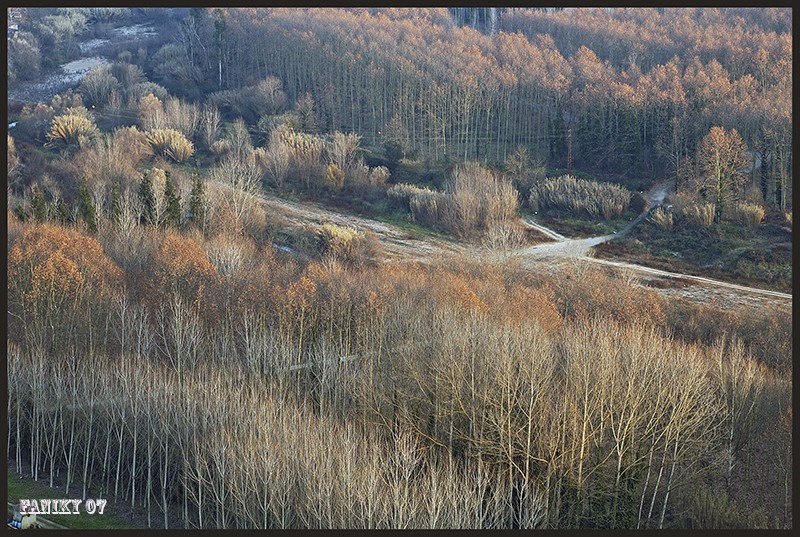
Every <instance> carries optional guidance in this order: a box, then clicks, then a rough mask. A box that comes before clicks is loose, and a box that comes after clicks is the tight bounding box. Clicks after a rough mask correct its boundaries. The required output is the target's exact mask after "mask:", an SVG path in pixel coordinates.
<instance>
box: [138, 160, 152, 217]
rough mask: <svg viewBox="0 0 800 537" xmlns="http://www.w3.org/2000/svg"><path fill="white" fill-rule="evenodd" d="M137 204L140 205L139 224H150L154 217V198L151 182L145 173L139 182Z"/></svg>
mask: <svg viewBox="0 0 800 537" xmlns="http://www.w3.org/2000/svg"><path fill="white" fill-rule="evenodd" d="M139 202H140V203H141V205H142V212H141V214H140V215H139V223H142V224H152V223H153V221H154V220H155V217H156V196H155V194H154V193H153V181H152V180H151V179H150V176H149V175H147V172H145V173H144V174H142V180H141V181H140V182H139Z"/></svg>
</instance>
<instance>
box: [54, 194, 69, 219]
mask: <svg viewBox="0 0 800 537" xmlns="http://www.w3.org/2000/svg"><path fill="white" fill-rule="evenodd" d="M53 212H54V213H55V218H56V220H57V221H58V222H60V223H61V224H66V223H67V222H69V221H70V211H69V207H67V204H66V203H64V200H62V199H61V198H58V199H57V200H56V201H55V204H54V211H53Z"/></svg>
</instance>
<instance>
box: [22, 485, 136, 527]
mask: <svg viewBox="0 0 800 537" xmlns="http://www.w3.org/2000/svg"><path fill="white" fill-rule="evenodd" d="M7 482H8V495H7V499H8V502H10V503H14V504H16V503H17V502H19V500H20V499H21V498H28V499H41V498H67V497H70V498H72V497H75V496H80V489H75V490H73V492H71V493H70V494H69V495H65V494H64V490H63V489H52V488H50V487H49V486H47V485H46V484H44V483H41V482H37V481H34V480H32V479H28V478H23V477H20V475H19V474H17V473H15V472H12V471H9V472H8V478H7ZM75 491H77V494H76V492H75ZM70 505H72V504H70ZM79 510H80V514H78V515H46V516H45V518H46V519H47V520H49V521H51V522H55V523H56V524H60V525H62V526H65V527H67V528H70V529H129V528H135V527H136V526H134V525H133V524H131V522H130V521H127V520H124V519H123V518H121V517H119V516H117V515H115V514H114V506H113V505H111V502H109V504H108V505H106V508H105V511H104V513H103V514H102V515H99V514H97V513H95V514H94V515H90V514H88V513H86V512H85V511H84V508H83V503H82V504H80V507H79Z"/></svg>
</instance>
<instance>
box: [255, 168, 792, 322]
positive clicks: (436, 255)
mask: <svg viewBox="0 0 800 537" xmlns="http://www.w3.org/2000/svg"><path fill="white" fill-rule="evenodd" d="M670 187H671V185H670V184H669V183H659V184H657V185H655V186H654V187H653V188H652V189H651V190H650V191H649V192H648V200H649V202H650V207H648V209H649V208H653V207H655V206H657V205H660V204H661V203H663V201H664V199H665V197H666V195H667V192H668V191H669V189H670ZM257 197H258V199H259V201H260V203H263V204H264V205H265V206H266V208H267V209H268V210H270V211H272V212H273V214H278V215H280V216H281V217H282V218H283V219H284V220H285V221H286V222H287V223H288V224H289V225H291V226H295V227H308V226H317V225H322V224H324V223H333V224H338V225H342V226H349V227H352V228H354V229H357V230H360V231H371V232H373V233H375V235H376V236H377V238H378V240H379V241H380V243H381V245H382V247H383V251H384V259H385V260H386V261H389V262H403V261H420V262H426V261H433V260H434V259H440V258H441V257H442V256H445V255H452V254H459V255H463V256H466V257H468V258H473V259H491V260H493V261H494V262H497V261H501V262H502V261H504V260H511V259H516V260H517V261H518V262H520V263H521V265H522V266H524V267H529V268H530V269H531V270H539V271H544V272H550V273H552V272H558V271H560V270H561V269H562V268H565V267H568V266H571V265H575V264H576V263H580V264H584V263H588V264H593V265H599V266H604V267H607V268H608V269H609V270H618V271H624V272H625V273H626V278H627V279H628V280H629V281H632V282H633V283H635V284H638V285H641V286H642V287H645V286H647V283H648V282H649V281H652V280H653V279H665V280H670V281H672V282H673V283H674V285H668V286H666V287H667V288H663V289H662V288H656V289H655V290H656V291H658V292H660V293H662V294H663V295H665V296H672V297H680V298H684V299H687V300H690V301H693V302H699V303H705V304H713V305H716V306H718V307H722V308H734V307H736V306H738V305H750V306H755V307H759V306H764V305H766V304H772V305H775V304H778V305H784V306H787V307H788V308H791V304H792V295H790V294H786V293H779V292H776V291H770V290H766V289H758V288H753V287H746V286H742V285H736V284H732V283H728V282H724V281H719V280H714V279H711V278H702V277H696V276H691V275H686V274H680V273H673V272H668V271H664V270H658V269H653V268H650V267H645V266H642V265H636V264H632V263H622V262H617V261H609V260H605V259H596V258H593V257H592V256H591V249H592V247H593V246H595V245H597V244H600V243H602V242H606V241H608V240H613V239H614V238H617V237H620V236H622V235H624V234H625V233H627V232H628V231H629V230H630V229H631V228H632V227H633V225H635V224H636V223H638V222H640V221H641V220H643V219H644V217H646V216H647V210H646V211H645V212H644V213H642V215H640V216H639V217H638V218H637V219H636V220H635V221H634V222H632V223H631V224H630V225H628V226H627V227H626V228H625V229H623V230H621V231H619V232H617V233H616V234H612V235H605V236H602V237H592V238H588V239H577V240H575V239H568V238H566V237H564V236H563V235H560V234H558V233H556V232H554V231H553V230H550V229H548V228H546V227H544V226H542V225H541V224H538V223H535V222H525V223H526V225H528V226H529V227H533V228H535V229H537V230H538V231H540V232H542V233H543V234H545V235H547V236H548V237H550V238H551V239H553V240H554V241H555V242H549V243H543V244H539V245H536V246H532V247H524V248H520V249H517V250H512V251H505V252H491V251H489V250H487V248H486V247H485V246H481V245H475V244H468V243H463V242H456V241H455V240H445V239H441V238H436V237H412V236H410V234H409V233H408V232H407V231H406V230H404V229H402V228H400V227H398V226H394V225H392V224H387V223H384V222H377V221H375V220H371V219H369V218H364V217H360V216H355V215H350V214H343V213H339V212H335V211H332V210H330V209H328V208H326V207H323V206H321V205H319V204H316V203H308V202H293V201H286V200H283V199H278V198H276V197H274V196H270V195H266V194H260V195H258V196H257ZM681 282H691V285H686V286H682V285H685V284H682V283H681Z"/></svg>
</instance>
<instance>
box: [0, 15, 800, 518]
mask: <svg viewBox="0 0 800 537" xmlns="http://www.w3.org/2000/svg"><path fill="white" fill-rule="evenodd" d="M91 9H94V8H85V9H84V8H81V9H76V10H74V11H70V10H63V11H56V10H54V11H53V12H52V13H50V12H48V13H49V14H47V15H46V16H40V17H39V18H36V17H35V16H32V15H31V17H32V18H33V19H34V22H32V23H31V24H32V27H33V28H38V30H36V31H35V32H33V33H27V34H25V33H22V32H21V33H20V34H17V37H15V38H14V39H13V41H12V40H10V41H9V70H10V71H9V72H10V73H11V74H12V75H13V76H14V77H18V78H19V79H22V78H23V77H24V76H26V75H25V74H24V71H23V70H22V69H21V67H20V66H21V65H22V62H24V61H25V58H28V57H41V56H42V55H47V54H54V52H53V51H54V50H57V49H58V46H57V45H58V44H59V43H61V45H62V46H63V47H65V48H66V49H69V43H73V46H74V43H75V39H76V37H75V35H80V32H81V31H83V30H80V28H87V27H96V25H97V24H101V23H105V21H113V20H117V18H122V17H133V16H134V14H130V13H128V12H127V11H125V10H123V11H120V12H116V11H109V12H105V11H98V12H93V11H91ZM148 9H149V8H148ZM132 12H133V10H131V13H132ZM126 13H127V14H126ZM153 13H154V12H153V11H152V10H150V11H148V10H144V11H142V14H140V15H141V16H142V17H144V16H151V15H152V14H153ZM469 13H472V12H466V11H459V10H454V12H452V13H451V12H450V11H448V10H447V9H406V8H395V9H378V8H369V9H366V8H360V9H352V10H343V9H331V10H317V9H294V8H292V9H272V8H270V9H265V8H246V9H245V8H242V9H233V8H229V9H227V8H226V9H224V10H223V9H220V10H208V9H199V8H197V9H192V10H187V12H186V13H183V12H181V15H180V17H178V16H177V15H172V16H174V17H177V18H176V19H175V20H172V19H170V20H169V21H167V22H164V24H174V28H173V30H174V32H173V35H174V39H172V40H171V41H170V42H156V43H155V45H157V46H155V45H154V46H152V47H151V48H150V49H147V48H145V47H142V48H141V49H139V50H142V52H141V53H138V54H137V51H135V50H133V51H127V50H126V51H120V54H119V55H118V57H117V59H116V60H115V61H114V62H113V64H112V65H111V66H108V67H106V68H102V69H99V70H97V71H94V72H93V73H92V74H91V75H90V76H89V77H87V78H86V79H84V80H83V82H82V83H81V85H80V86H79V87H78V89H77V90H75V91H72V90H70V91H69V92H66V93H64V94H60V95H58V96H56V97H54V98H53V99H52V100H50V101H49V102H47V103H29V104H27V105H25V106H24V107H20V110H18V113H19V114H20V119H19V124H18V126H17V127H16V130H10V131H9V136H8V152H7V155H8V205H9V206H8V211H7V226H8V237H7V248H8V263H7V274H8V317H7V319H8V336H7V355H8V363H7V373H8V399H7V430H8V436H7V458H8V465H9V471H13V472H16V473H18V474H21V475H24V476H25V477H26V478H30V479H33V480H37V481H42V482H45V483H47V484H49V485H50V486H58V487H59V493H61V492H63V493H64V494H67V495H71V496H70V497H81V496H83V497H87V494H93V495H96V496H97V497H105V498H108V499H109V505H110V506H111V505H112V502H113V504H114V505H118V506H123V505H124V506H125V507H126V509H128V510H127V511H126V512H127V514H129V515H130V516H131V517H132V518H135V519H137V520H138V521H140V522H141V524H142V525H146V526H147V527H158V528H191V529H196V528H226V529H227V528H369V529H383V528H614V529H618V528H637V529H655V528H682V529H685V528H723V527H725V528H727V527H739V528H742V527H744V528H791V527H792V494H791V487H792V463H791V461H792V450H791V445H792V444H791V438H792V428H791V423H792V405H791V393H792V382H791V365H792V364H791V356H792V328H791V313H788V314H787V312H786V310H785V309H782V308H779V307H777V306H776V307H774V308H773V307H764V308H759V309H755V308H753V309H746V308H740V309H738V310H735V311H726V310H722V309H718V308H715V307H711V306H698V305H693V304H691V303H688V302H681V301H680V300H671V299H667V298H665V297H664V296H663V295H659V294H657V293H656V292H655V291H654V290H652V289H647V288H644V287H641V286H639V285H636V284H634V283H633V282H632V281H629V280H628V279H626V278H625V275H624V274H623V275H619V274H617V275H614V274H608V273H606V272H603V271H602V270H601V269H595V268H590V267H586V266H583V265H580V264H576V265H574V266H573V267H571V268H569V269H565V270H564V271H563V272H561V273H558V274H548V273H543V272H542V273H537V272H532V271H530V270H527V269H525V268H523V267H522V266H521V265H519V264H517V263H516V262H514V261H511V260H504V261H503V262H488V261H482V260H476V259H469V258H467V257H464V256H456V255H453V256H449V257H442V258H440V259H437V260H435V261H433V262H431V263H418V262H413V261H410V260H408V261H405V262H395V263H389V262H386V261H385V260H384V259H382V251H381V244H380V242H379V241H378V240H377V239H376V238H375V237H374V236H373V235H370V234H368V233H367V234H365V233H363V232H360V231H356V230H353V229H350V228H348V227H346V226H340V225H336V224H332V223H331V224H325V225H322V226H318V227H314V228H313V229H312V227H311V226H306V228H304V229H300V230H298V229H295V228H292V229H290V228H291V227H292V226H289V225H288V224H287V223H286V222H284V221H282V220H281V219H280V218H279V217H278V216H276V215H273V214H270V213H269V212H268V211H267V210H266V209H265V207H264V205H263V204H261V203H260V202H259V198H258V196H259V194H260V193H261V192H263V189H264V188H269V189H271V190H272V191H273V192H277V193H281V194H286V195H292V196H295V195H298V196H300V195H302V196H306V197H310V198H313V199H315V200H319V202H321V203H324V202H325V201H326V200H329V199H332V200H338V201H339V202H341V200H342V199H345V200H358V201H359V203H364V204H372V205H374V206H381V207H384V208H386V207H388V208H391V209H392V210H395V209H397V210H401V211H406V212H408V214H409V215H410V216H409V218H410V219H411V221H412V222H413V223H414V224H416V225H421V226H427V227H428V228H429V231H430V230H433V231H431V232H437V233H442V234H445V235H447V236H448V237H450V238H452V240H454V241H456V240H457V241H471V242H473V243H479V242H481V241H483V244H487V245H489V247H490V248H497V249H501V248H502V247H505V246H504V245H506V246H507V245H508V244H510V243H512V242H514V243H516V242H519V241H521V240H522V239H521V238H520V237H519V231H518V229H517V227H515V226H517V225H518V223H519V222H518V220H519V213H518V211H519V208H520V206H521V205H526V206H527V207H529V208H531V210H538V209H539V208H540V207H541V208H544V207H548V206H552V207H557V208H563V209H564V210H569V211H575V212H583V211H585V212H586V213H588V214H589V215H591V216H592V217H593V218H598V219H611V218H616V217H619V216H620V215H621V214H622V213H623V212H624V211H625V210H626V209H627V208H628V206H629V204H631V203H632V196H631V192H630V191H628V190H627V189H625V188H623V187H621V186H617V185H611V184H609V183H600V182H595V181H588V180H583V179H579V178H577V177H575V176H573V175H571V174H570V173H569V172H567V173H558V174H556V176H553V177H545V163H549V165H553V166H557V167H558V168H559V169H561V170H562V171H563V169H567V170H569V169H570V168H571V167H573V166H575V167H578V166H584V167H589V166H596V168H597V169H598V170H599V169H601V168H607V167H623V168H625V169H626V170H627V171H630V172H631V173H641V174H645V175H647V174H649V175H648V176H651V177H652V176H655V175H658V174H661V173H664V174H667V175H669V176H670V177H673V178H675V179H676V180H677V184H678V192H677V194H676V197H675V207H674V210H673V211H672V212H670V213H669V214H667V212H666V211H664V210H661V212H654V213H652V214H651V216H650V220H651V221H652V222H654V223H655V225H657V226H658V227H659V228H663V229H671V228H672V226H673V225H676V226H677V225H683V222H691V225H696V226H698V227H700V226H706V227H707V226H712V225H713V224H714V223H717V222H720V221H731V222H738V223H741V224H743V225H752V226H756V225H759V224H760V223H761V222H762V221H764V220H765V219H766V218H773V219H775V218H781V219H786V220H787V221H788V224H785V225H788V226H789V228H791V196H790V194H791V121H790V117H791V61H790V60H791V11H788V14H787V10H781V9H763V10H762V9H758V10H754V11H753V13H754V14H753V17H752V20H744V19H743V18H742V16H741V15H742V13H749V12H747V11H743V10H742V9H735V10H723V9H705V10H694V9H686V10H655V9H652V10H651V9H626V10H619V11H618V12H616V14H609V13H605V14H604V12H603V11H601V10H564V11H559V10H556V11H538V10H522V9H517V10H504V11H502V12H501V13H500V15H499V18H494V17H495V16H496V15H497V14H496V13H495V14H492V15H491V18H489V15H486V14H485V13H484V12H482V11H481V12H478V11H476V12H475V13H481V15H480V17H486V18H485V19H481V20H482V21H483V22H481V23H480V25H478V23H477V22H475V21H477V19H474V20H473V23H474V24H472V26H476V25H478V26H480V29H481V30H484V31H479V30H478V29H476V28H473V27H470V25H469V24H467V25H465V24H466V23H465V21H464V19H463V17H468V18H469V17H471V16H474V17H477V16H478V15H474V14H473V15H469ZM47 17H51V18H49V19H48V18H47ZM740 19H741V20H740ZM467 22H469V20H467ZM36 25H39V26H36ZM93 25H94V26H93ZM45 27H48V28H52V29H51V30H50V33H47V32H46V31H45V30H44V28H45ZM76 28H77V29H76ZM664 28H665V29H666V30H664V31H663V32H662V31H660V29H664ZM489 30H491V31H489ZM59 32H61V33H59ZM34 34H35V35H34ZM73 34H74V35H73ZM712 34H713V35H715V36H717V40H716V41H714V42H709V41H708V40H707V39H706V38H704V37H703V36H706V37H708V36H710V35H712ZM401 35H402V36H403V37H402V38H400V36H401ZM48 36H49V37H48ZM12 45H13V46H12ZM590 45H591V48H590ZM265 50H269V51H270V53H264V52H263V51H265ZM626 51H627V52H626ZM123 52H124V53H127V55H126V54H124V53H123ZM37 55H38V56H37ZM787 61H788V63H787ZM37 65H38V64H37ZM787 71H788V73H787ZM379 133H380V134H379ZM748 150H750V151H757V152H759V155H760V159H761V160H760V162H761V167H760V168H759V169H758V170H756V168H755V166H753V167H752V168H751V169H750V171H749V172H748V171H746V160H747V154H748V153H747V152H748ZM376 152H377V153H378V154H380V155H381V157H380V158H378V157H375V156H374V155H375V154H376ZM392 155H394V157H393V156H392ZM395 157H396V158H395ZM413 159H417V160H415V161H414V162H418V163H425V164H424V165H425V166H429V167H437V166H438V168H436V169H437V170H438V171H440V172H441V174H440V175H441V177H442V181H441V184H440V185H438V186H439V187H438V188H434V187H431V186H430V183H429V184H426V185H425V186H423V185H422V183H421V182H420V183H419V184H412V182H411V181H408V182H406V181H405V180H404V179H403V180H401V179H398V178H397V176H396V174H399V172H398V171H397V170H400V169H402V166H401V165H400V164H399V163H400V162H405V163H406V164H407V163H408V162H411V161H412V160H413ZM422 165H423V164H420V166H422ZM626 170H622V171H621V173H623V172H626ZM654 170H658V171H654ZM664 170H667V171H664ZM380 204H383V205H380ZM673 218H674V220H673ZM287 237H288V238H291V239H292V240H294V241H295V242H293V243H291V244H292V248H288V247H287V248H285V249H284V250H288V253H287V252H286V251H281V249H279V248H277V247H276V246H279V245H278V242H280V240H284V242H286V241H288V238H287Z"/></svg>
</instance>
